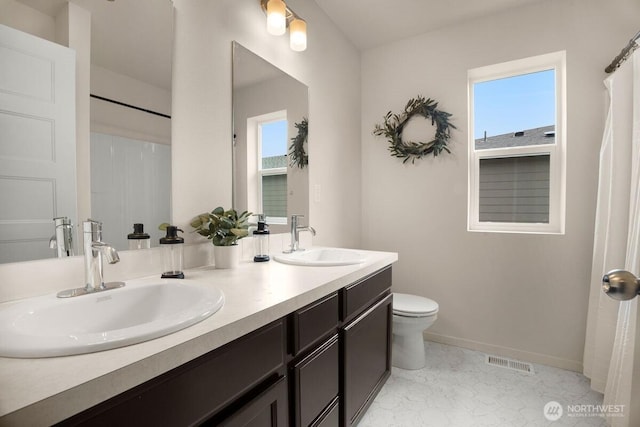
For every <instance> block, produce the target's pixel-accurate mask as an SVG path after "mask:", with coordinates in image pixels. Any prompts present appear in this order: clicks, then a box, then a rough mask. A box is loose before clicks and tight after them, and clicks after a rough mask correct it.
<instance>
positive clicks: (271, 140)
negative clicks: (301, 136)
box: [257, 111, 287, 224]
mask: <svg viewBox="0 0 640 427" xmlns="http://www.w3.org/2000/svg"><path fill="white" fill-rule="evenodd" d="M268 116H269V117H271V119H270V120H267V121H262V122H259V124H258V141H259V143H258V167H259V170H258V173H257V175H258V177H259V178H258V207H259V208H260V209H259V210H260V212H261V213H263V214H265V215H266V217H267V223H269V224H286V223H287V113H286V111H280V112H276V113H273V114H271V115H268Z"/></svg>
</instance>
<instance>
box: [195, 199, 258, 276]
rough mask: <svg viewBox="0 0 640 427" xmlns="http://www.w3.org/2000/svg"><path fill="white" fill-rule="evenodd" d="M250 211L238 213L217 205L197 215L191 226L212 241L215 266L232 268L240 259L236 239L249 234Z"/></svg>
mask: <svg viewBox="0 0 640 427" xmlns="http://www.w3.org/2000/svg"><path fill="white" fill-rule="evenodd" d="M250 216H251V212H247V211H245V212H242V213H241V214H238V212H237V211H236V210H235V209H229V210H225V209H224V208H222V207H220V206H219V207H217V208H215V209H214V210H212V211H211V212H205V213H202V214H200V215H197V216H196V217H195V218H193V219H192V220H191V223H190V225H191V227H193V228H194V231H195V232H196V233H198V234H199V235H201V236H204V237H206V238H207V239H210V240H211V242H212V243H213V250H214V258H215V265H216V268H233V267H235V266H236V265H238V263H239V261H240V249H239V246H238V240H240V239H242V238H243V237H247V236H248V235H249V231H248V228H249V217H250Z"/></svg>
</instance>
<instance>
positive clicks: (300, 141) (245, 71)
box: [232, 42, 309, 232]
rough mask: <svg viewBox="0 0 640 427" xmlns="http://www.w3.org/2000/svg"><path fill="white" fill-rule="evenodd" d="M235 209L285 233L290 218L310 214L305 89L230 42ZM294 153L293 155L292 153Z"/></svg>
mask: <svg viewBox="0 0 640 427" xmlns="http://www.w3.org/2000/svg"><path fill="white" fill-rule="evenodd" d="M232 49H233V131H234V135H233V147H234V149H233V162H234V164H233V170H234V172H233V193H234V194H233V204H234V208H235V209H236V210H238V211H244V210H248V211H250V212H253V213H254V214H258V213H262V214H265V215H266V216H267V222H268V223H269V226H270V229H271V231H272V232H286V231H289V229H288V226H287V223H288V218H290V216H291V215H292V214H300V215H305V216H306V217H307V218H308V215H309V165H308V163H307V162H304V161H301V155H300V149H302V150H304V153H305V155H306V153H308V151H307V139H308V134H307V130H308V117H309V116H308V114H309V100H308V98H309V97H308V88H307V86H306V85H304V84H303V83H301V82H299V81H298V80H296V79H294V78H293V77H291V76H290V75H288V74H286V73H285V72H283V71H282V70H280V69H279V68H277V67H276V66H274V65H273V64H270V63H269V62H267V61H265V60H264V59H262V58H261V57H259V56H258V55H256V54H254V53H253V52H251V51H249V50H248V49H246V48H245V47H243V46H242V45H240V44H239V43H237V42H233V45H232ZM292 145H294V146H295V148H297V149H298V151H297V153H296V154H293V153H292V151H293V148H292Z"/></svg>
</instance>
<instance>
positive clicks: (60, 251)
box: [49, 216, 74, 258]
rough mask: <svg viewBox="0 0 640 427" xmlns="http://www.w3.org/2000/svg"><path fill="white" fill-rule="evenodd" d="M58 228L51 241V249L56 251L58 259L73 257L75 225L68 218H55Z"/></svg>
mask: <svg viewBox="0 0 640 427" xmlns="http://www.w3.org/2000/svg"><path fill="white" fill-rule="evenodd" d="M53 222H54V224H55V228H56V234H54V235H53V236H52V237H51V239H50V240H49V248H51V249H55V250H56V255H57V257H58V258H64V257H68V256H73V255H74V253H73V225H72V224H71V220H70V219H69V218H67V217H66V216H61V217H58V218H53Z"/></svg>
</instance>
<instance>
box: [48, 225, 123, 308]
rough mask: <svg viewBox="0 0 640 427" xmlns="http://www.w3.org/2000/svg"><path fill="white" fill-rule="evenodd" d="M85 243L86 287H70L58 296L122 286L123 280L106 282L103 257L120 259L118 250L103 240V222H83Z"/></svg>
mask: <svg viewBox="0 0 640 427" xmlns="http://www.w3.org/2000/svg"><path fill="white" fill-rule="evenodd" d="M82 235H83V243H84V279H85V286H84V288H76V289H68V290H66V291H62V292H59V293H58V298H67V297H74V296H78V295H85V294H89V293H92V292H99V291H106V290H109V289H115V288H121V287H123V286H124V283H123V282H110V283H104V279H103V275H102V257H103V256H104V258H105V260H106V261H107V262H108V263H109V264H115V263H116V262H118V261H120V257H119V256H118V251H116V250H115V248H113V247H111V246H109V245H108V244H106V243H105V242H103V241H102V223H101V222H98V221H94V220H92V219H89V220H87V221H85V222H83V223H82Z"/></svg>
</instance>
